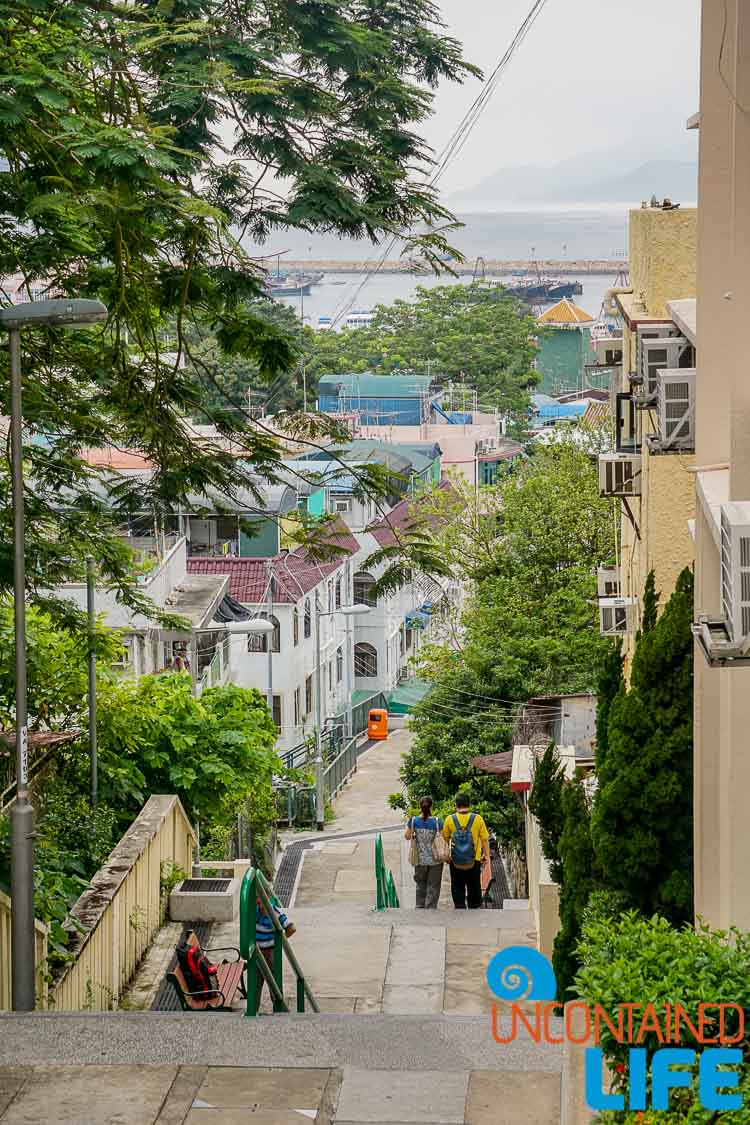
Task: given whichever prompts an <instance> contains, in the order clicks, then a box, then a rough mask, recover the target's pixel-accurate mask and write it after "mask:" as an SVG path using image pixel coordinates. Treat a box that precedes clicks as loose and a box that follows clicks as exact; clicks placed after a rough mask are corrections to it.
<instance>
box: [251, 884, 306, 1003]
mask: <svg viewBox="0 0 750 1125" xmlns="http://www.w3.org/2000/svg"><path fill="white" fill-rule="evenodd" d="M256 898H257V899H259V900H260V904H261V907H262V908H263V910H264V911H265V913H266V915H267V916H268V917H269V918H270V919H271V921H272V922H273V928H274V931H275V933H274V946H273V968H271V966H270V965H269V964H268V962H267V961H266V959H265V957H264V956H263V954H262V953H261V952H260V950H259V949H258V946H257V943H256V940H255V937H256V935H255V900H256ZM240 956H241V957H243V958H244V960H245V961H246V962H247V1004H246V1007H245V1015H246V1016H247V1017H249V1018H251V1019H254V1018H255V1016H257V1014H258V1012H257V1008H258V999H259V997H258V973H260V975H261V976H262V977H263V980H265V982H266V984H267V985H268V989H269V992H270V993H271V998H272V1000H273V1010H274V1011H275V1012H288V1011H289V1006H288V1004H287V1002H286V1000H285V999H284V957H285V956H286V959H287V961H288V962H289V964H290V965H291V967H292V969H293V970H294V973H295V976H296V977H297V989H296V992H297V1011H298V1012H304V1011H305V1002H306V1001H307V1002H308V1003H309V1005H310V1007H311V1008H312V1010H313V1011H314V1012H319V1011H320V1008H319V1007H318V1004H317V1001H316V999H315V997H314V996H313V994H312V992H311V991H310V986H309V985H308V983H307V981H306V980H305V975H304V973H303V972H302V969H301V968H300V964H299V961H298V960H297V958H296V957H295V956H294V953H293V952H292V947H291V946H290V944H289V942H288V941H287V938H286V935H285V933H284V931H283V929H282V928H281V923H280V922H279V919H278V917H277V915H276V911H275V910H274V909H273V906H272V905H271V890H270V887H269V886H268V883H267V882H266V880H265V878H264V876H263V875H262V873H261V872H260V871H258V869H257V868H256V867H249V868H248V870H247V871H246V872H245V877H244V879H243V880H242V887H241V888H240Z"/></svg>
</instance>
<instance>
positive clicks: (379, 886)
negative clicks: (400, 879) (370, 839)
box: [375, 832, 401, 910]
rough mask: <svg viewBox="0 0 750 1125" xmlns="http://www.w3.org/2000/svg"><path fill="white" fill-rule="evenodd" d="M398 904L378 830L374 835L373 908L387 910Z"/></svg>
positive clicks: (391, 873) (393, 882)
mask: <svg viewBox="0 0 750 1125" xmlns="http://www.w3.org/2000/svg"><path fill="white" fill-rule="evenodd" d="M400 905H401V903H400V902H399V900H398V893H397V891H396V882H395V880H394V878H393V872H392V871H391V869H390V868H389V867H386V865H385V859H384V858H383V837H382V835H381V834H380V832H378V834H377V836H376V837H375V909H376V910H388V909H389V907H390V908H397V907H399V906H400Z"/></svg>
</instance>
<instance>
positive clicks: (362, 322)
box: [344, 309, 375, 328]
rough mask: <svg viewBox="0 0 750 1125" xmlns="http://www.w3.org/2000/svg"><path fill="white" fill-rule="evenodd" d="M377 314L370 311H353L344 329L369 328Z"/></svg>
mask: <svg viewBox="0 0 750 1125" xmlns="http://www.w3.org/2000/svg"><path fill="white" fill-rule="evenodd" d="M374 319H375V313H374V312H371V311H370V310H369V309H352V311H351V312H350V313H349V315H348V316H347V318H346V320H345V321H344V328H369V327H370V325H371V324H372V322H373V320H374Z"/></svg>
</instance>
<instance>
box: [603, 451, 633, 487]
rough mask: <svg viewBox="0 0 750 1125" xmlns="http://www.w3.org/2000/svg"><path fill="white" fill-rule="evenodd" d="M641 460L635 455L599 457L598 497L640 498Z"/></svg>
mask: <svg viewBox="0 0 750 1125" xmlns="http://www.w3.org/2000/svg"><path fill="white" fill-rule="evenodd" d="M640 494H641V458H640V455H639V454H637V453H602V454H600V455H599V495H600V496H640Z"/></svg>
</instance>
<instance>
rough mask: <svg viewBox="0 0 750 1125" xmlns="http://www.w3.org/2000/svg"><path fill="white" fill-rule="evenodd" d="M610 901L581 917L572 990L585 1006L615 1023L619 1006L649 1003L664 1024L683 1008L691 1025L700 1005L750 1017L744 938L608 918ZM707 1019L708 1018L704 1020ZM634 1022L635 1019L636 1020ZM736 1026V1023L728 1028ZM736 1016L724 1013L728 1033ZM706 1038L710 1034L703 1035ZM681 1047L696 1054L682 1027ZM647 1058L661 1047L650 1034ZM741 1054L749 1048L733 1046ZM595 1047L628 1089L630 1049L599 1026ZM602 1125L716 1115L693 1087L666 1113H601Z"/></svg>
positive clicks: (735, 1116)
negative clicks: (667, 1010)
mask: <svg viewBox="0 0 750 1125" xmlns="http://www.w3.org/2000/svg"><path fill="white" fill-rule="evenodd" d="M613 906H614V904H613V903H612V902H602V900H601V899H598V900H597V902H596V904H594V902H593V900H592V905H591V907H590V908H589V910H588V911H587V914H586V918H585V922H584V926H583V936H582V940H581V942H580V945H579V953H580V956H581V961H582V967H581V969H580V970H579V972H578V975H577V977H576V982H575V988H574V991H575V992H576V993H577V994H578V995H579V996H580V997H582V998H583V999H584V1000H585V1001H586V1002H587V1003H588V1004H601V1005H602V1007H603V1008H605V1009H606V1010H607V1012H609V1013H611V1014H612V1015H613V1016H616V1013H617V1008H618V1005H620V1004H624V1003H640V1004H645V1003H651V1004H654V1006H655V1008H656V1011H657V1014H658V1015H659V1017H660V1019H661V1022H662V1023H663V1013H664V1005H665V1004H672V1005H674V1004H676V1003H679V1004H682V1006H683V1007H684V1009H685V1011H686V1012H687V1014H688V1016H690V1017H691V1018H692V1019H693V1022H694V1023H695V1022H696V1020H697V1014H698V1007H699V1005H700V1004H702V1003H703V1004H710V1005H715V1004H720V1003H728V1004H738V1005H739V1006H740V1007H741V1008H743V1009H744V1010H745V1011H746V1012H747V1011H748V1010H750V936H748V935H747V934H744V933H741V932H739V931H737V930H732V931H731V932H729V933H724V932H721V931H717V932H711V931H709V930H708V929H707V928H704V927H700V928H699V929H697V930H696V929H694V927H693V926H691V925H685V926H684V927H682V928H680V929H676V928H674V927H673V926H671V925H670V924H669V922H668V921H667V920H666V919H665V918H660V917H657V916H654V917H652V918H644V917H642V916H641V915H639V914H638V913H637V912H636V911H629V912H627V913H624V914H620V915H619V916H617V915H615V914H614V913H613ZM708 1014H709V1016H710V1014H711V1013H710V1012H709V1013H708ZM636 1019H637V1016H636ZM733 1020H734V1021H735V1022H734V1023H733V1022H732V1021H733ZM736 1021H737V1016H736V1013H733V1012H730V1011H727V1013H726V1033H727V1035H732V1034H734V1033H735V1032H736V1030H737V1023H736ZM706 1034H708V1035H711V1034H712V1031H711V1030H710V1028H709V1029H707V1031H706ZM680 1042H681V1044H682V1045H683V1046H686V1047H690V1048H692V1049H693V1050H696V1051H697V1052H700V1051H701V1050H702V1046H701V1045H700V1044H699V1043H697V1042H696V1041H695V1040H694V1039H693V1037H692V1036H691V1034H690V1032H689V1029H687V1028H686V1027H685V1026H684V1024H683V1025H682V1026H681V1039H680ZM641 1045H642V1046H643V1047H645V1048H646V1050H647V1051H648V1053H649V1055H652V1054H653V1053H654V1051H656V1050H657V1049H658V1048H659V1047H660V1046H662V1045H663V1044H660V1043H659V1041H658V1038H657V1036H656V1034H655V1033H654V1032H646V1033H645V1034H644V1038H643V1042H642V1044H641ZM739 1045H740V1046H741V1047H742V1049H743V1051H744V1052H745V1062H746V1064H747V1055H748V1044H747V1041H745V1042H743V1043H741V1044H739ZM601 1046H602V1049H603V1051H604V1053H605V1056H606V1058H607V1062H608V1064H609V1066H610V1069H612V1070H614V1069H615V1068H616V1067H622V1068H623V1071H622V1078H621V1079H618V1084H620V1083H622V1084H624V1083H626V1082H627V1065H628V1046H627V1045H621V1044H618V1043H617V1041H616V1039H615V1038H614V1036H613V1035H612V1034H611V1032H610V1031H609V1030H608V1029H607V1028H606V1025H605V1024H602V1028H601ZM743 1070H744V1077H743V1079H742V1083H741V1085H742V1089H743V1092H744V1093H745V1097H746V1098H747V1094H748V1092H750V1082H748V1074H747V1070H748V1068H747V1065H745V1067H744V1068H743ZM600 1120H601V1121H602V1122H605V1121H606V1122H615V1121H616V1122H623V1123H625V1122H627V1123H628V1125H630V1123H631V1122H635V1121H639V1122H640V1123H641V1125H643V1122H644V1121H646V1122H648V1121H649V1120H651V1121H652V1122H653V1123H654V1125H656V1123H657V1122H658V1123H661V1122H668V1123H669V1125H673V1123H677V1122H680V1123H684V1125H709V1123H711V1122H713V1121H714V1120H716V1115H715V1114H713V1113H711V1112H709V1111H708V1110H703V1109H702V1108H701V1107H700V1106H699V1104H698V1098H697V1083H694V1085H693V1088H692V1089H691V1090H690V1091H687V1090H686V1091H684V1092H683V1091H679V1092H675V1093H673V1096H672V1103H671V1106H670V1111H669V1112H668V1113H667V1112H659V1113H653V1114H651V1113H649V1112H646V1113H644V1114H643V1115H642V1116H641V1115H639V1114H635V1113H604V1114H602V1115H601V1118H600ZM721 1120H722V1122H723V1121H727V1122H732V1123H734V1125H740V1122H742V1125H746V1121H747V1110H746V1109H744V1110H742V1111H737V1112H736V1113H735V1112H733V1113H724V1112H722V1113H721Z"/></svg>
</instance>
